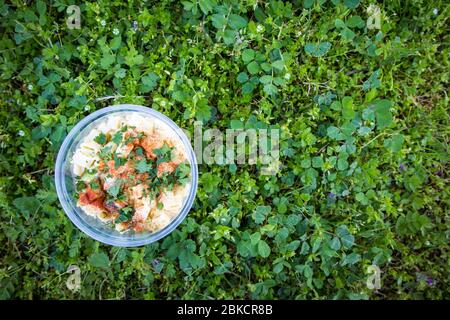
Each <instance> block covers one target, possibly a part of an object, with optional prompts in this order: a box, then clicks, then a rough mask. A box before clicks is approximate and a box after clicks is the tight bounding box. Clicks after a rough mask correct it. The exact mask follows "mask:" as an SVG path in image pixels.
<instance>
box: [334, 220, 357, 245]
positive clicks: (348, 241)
mask: <svg viewBox="0 0 450 320" xmlns="http://www.w3.org/2000/svg"><path fill="white" fill-rule="evenodd" d="M336 235H337V236H338V237H339V238H340V240H341V243H342V245H343V246H344V247H345V248H347V249H349V248H351V247H352V246H353V244H354V243H355V237H354V236H353V235H352V234H350V232H349V231H348V229H347V226H346V225H340V226H339V227H337V229H336Z"/></svg>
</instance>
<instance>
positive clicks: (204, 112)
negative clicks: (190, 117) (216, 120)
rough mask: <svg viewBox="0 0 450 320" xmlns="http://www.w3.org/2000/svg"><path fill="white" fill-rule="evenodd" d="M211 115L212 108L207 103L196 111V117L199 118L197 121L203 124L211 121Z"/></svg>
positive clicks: (200, 105) (198, 106) (199, 105)
mask: <svg viewBox="0 0 450 320" xmlns="http://www.w3.org/2000/svg"><path fill="white" fill-rule="evenodd" d="M211 115H212V113H211V107H210V106H209V105H208V104H207V102H206V101H205V102H204V103H199V104H198V105H197V109H196V111H195V117H196V118H197V120H199V121H203V122H205V121H208V120H209V119H211Z"/></svg>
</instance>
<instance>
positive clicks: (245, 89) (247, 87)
mask: <svg viewBox="0 0 450 320" xmlns="http://www.w3.org/2000/svg"><path fill="white" fill-rule="evenodd" d="M254 89H255V85H254V84H253V83H251V82H247V83H246V84H244V85H243V86H242V93H244V94H248V93H252V92H253V90H254Z"/></svg>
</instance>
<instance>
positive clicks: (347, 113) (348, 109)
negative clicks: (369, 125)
mask: <svg viewBox="0 0 450 320" xmlns="http://www.w3.org/2000/svg"><path fill="white" fill-rule="evenodd" d="M353 108H354V107H353V99H352V98H351V97H344V98H343V99H342V117H343V118H344V119H346V120H353V118H354V117H355V111H354V110H353Z"/></svg>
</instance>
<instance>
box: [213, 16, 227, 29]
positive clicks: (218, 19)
mask: <svg viewBox="0 0 450 320" xmlns="http://www.w3.org/2000/svg"><path fill="white" fill-rule="evenodd" d="M211 22H212V24H213V26H214V27H216V28H217V29H222V28H223V27H225V26H226V25H227V19H226V18H225V15H223V14H218V13H217V14H213V15H212V16H211Z"/></svg>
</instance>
